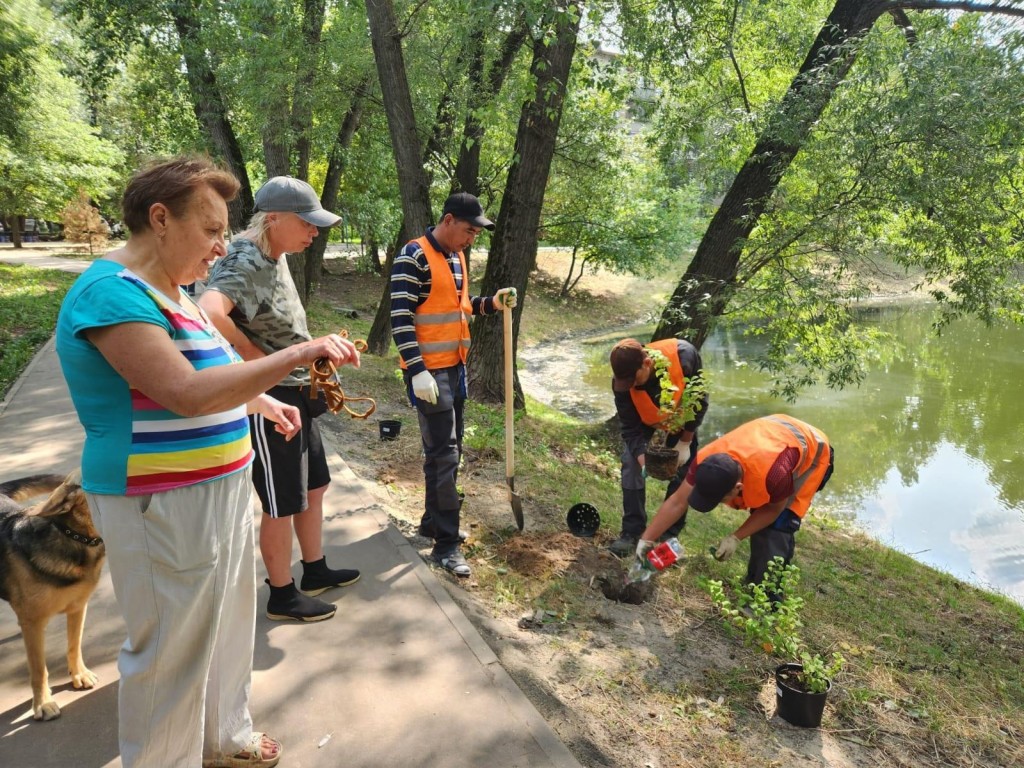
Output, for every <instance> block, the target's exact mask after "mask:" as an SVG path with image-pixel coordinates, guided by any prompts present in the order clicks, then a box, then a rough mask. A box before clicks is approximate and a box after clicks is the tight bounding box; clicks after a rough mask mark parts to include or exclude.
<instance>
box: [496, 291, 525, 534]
mask: <svg viewBox="0 0 1024 768" xmlns="http://www.w3.org/2000/svg"><path fill="white" fill-rule="evenodd" d="M501 314H502V315H503V320H502V322H503V323H504V325H505V481H506V482H507V483H508V500H509V502H510V503H511V504H512V514H513V515H514V516H515V518H516V525H517V526H519V530H520V531H521V530H523V526H524V525H525V524H526V523H525V521H524V520H523V501H522V499H520V498H519V494H518V493H516V459H515V445H516V441H515V434H514V432H513V429H514V427H515V417H514V413H513V411H514V410H515V399H516V393H515V389H514V385H513V381H512V310H511V309H506V310H505V311H504V312H502V313H501Z"/></svg>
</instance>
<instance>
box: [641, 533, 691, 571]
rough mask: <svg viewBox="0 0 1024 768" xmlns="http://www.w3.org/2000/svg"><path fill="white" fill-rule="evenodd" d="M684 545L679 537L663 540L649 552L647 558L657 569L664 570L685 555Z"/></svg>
mask: <svg viewBox="0 0 1024 768" xmlns="http://www.w3.org/2000/svg"><path fill="white" fill-rule="evenodd" d="M684 556H685V555H684V553H683V545H682V544H680V543H679V540H678V539H669V540H668V541H663V542H661V544H659V545H658V546H656V547H655V548H654V549H652V550H651V551H650V552H648V553H647V560H648V562H650V564H651V565H653V566H654V568H655V569H656V570H659V571H663V570H665V569H666V568H668V567H669V566H670V565H672V564H673V563H675V562H678V561H679V560H681V559H682V558H683V557H684Z"/></svg>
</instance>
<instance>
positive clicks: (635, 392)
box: [629, 339, 686, 431]
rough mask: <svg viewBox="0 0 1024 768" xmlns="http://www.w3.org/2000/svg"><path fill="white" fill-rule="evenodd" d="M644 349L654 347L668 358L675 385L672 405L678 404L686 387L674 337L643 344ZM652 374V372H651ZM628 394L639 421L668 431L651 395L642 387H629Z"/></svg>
mask: <svg viewBox="0 0 1024 768" xmlns="http://www.w3.org/2000/svg"><path fill="white" fill-rule="evenodd" d="M644 348H645V349H656V350H657V351H658V352H661V354H663V355H664V356H665V357H666V358H668V375H669V380H670V381H671V382H672V384H674V385H675V388H676V391H675V392H674V393H673V394H672V405H673V406H676V405H679V398H681V397H682V396H683V389H685V388H686V378H685V377H684V376H683V364H682V363H681V362H679V345H678V344H676V340H675V339H662V340H661V341H652V342H651V343H650V344H644ZM651 375H652V376H653V375H654V374H653V372H652V374H651ZM629 396H630V397H631V398H633V405H634V406H635V407H636V412H637V413H638V414H640V421H642V422H643V423H644V424H646V425H647V426H648V427H654V428H655V429H661V430H665V431H668V427H665V426H663V425H661V423H660V422H661V421H662V420H663V419H664V418H665V415H664V414H663V413H661V412H660V410H659V408H658V404H657V403H656V402H654V400H652V399H651V396H650V395H649V394H647V392H645V391H644V390H642V389H637V388H636V387H631V388H630V390H629Z"/></svg>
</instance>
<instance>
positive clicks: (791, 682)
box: [775, 664, 832, 728]
mask: <svg viewBox="0 0 1024 768" xmlns="http://www.w3.org/2000/svg"><path fill="white" fill-rule="evenodd" d="M803 668H804V667H803V665H802V664H783V665H781V666H779V667H778V668H776V670H775V714H777V715H778V716H779V717H781V718H782V719H783V720H785V721H786V722H787V723H789V724H790V725H796V726H799V727H800V728H817V727H818V726H820V725H821V716H822V715H823V714H824V712H825V699H826V697H827V696H828V692H829V691H830V690H832V683H831V681H829V684H828V688H827V689H825V692H824V693H811V692H810V691H805V690H802V689H801V688H800V687H799V684H798V683H797V682H796V675H797V674H799V673H800V672H802V671H803Z"/></svg>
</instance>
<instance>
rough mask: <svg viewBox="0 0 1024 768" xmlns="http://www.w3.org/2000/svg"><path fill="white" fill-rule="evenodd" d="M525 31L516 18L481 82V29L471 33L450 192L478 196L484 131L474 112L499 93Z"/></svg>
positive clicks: (482, 55) (482, 71)
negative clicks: (459, 139) (463, 109)
mask: <svg viewBox="0 0 1024 768" xmlns="http://www.w3.org/2000/svg"><path fill="white" fill-rule="evenodd" d="M528 32H529V28H528V27H527V25H526V21H525V18H524V17H523V16H520V17H519V18H518V19H517V20H516V23H515V25H514V26H513V27H512V30H511V31H510V32H509V33H508V35H507V36H506V37H505V40H504V42H503V43H502V46H501V52H500V53H499V55H498V58H497V59H496V60H495V61H494V62H493V63H492V64H491V69H490V76H489V77H487V78H486V81H485V78H484V70H485V67H486V62H485V61H484V33H483V29H482V28H478V29H477V30H475V31H474V32H473V35H472V37H471V38H470V42H469V49H470V50H469V56H468V58H469V61H470V64H469V72H468V73H467V74H468V77H469V105H468V107H467V109H466V121H465V124H464V126H463V129H462V144H461V146H460V147H459V159H458V161H457V162H456V163H455V179H454V183H453V184H452V192H458V191H460V190H461V191H463V192H469V193H470V194H473V195H476V196H477V197H480V196H481V194H480V193H481V190H480V149H481V145H482V144H483V139H484V128H483V125H482V124H481V123H480V120H479V119H477V117H476V113H477V109H478V108H479V107H481V106H483V105H484V104H486V103H487V102H488V101H490V100H491V99H493V98H494V97H495V96H497V95H498V93H499V92H500V91H501V87H502V86H503V85H504V83H505V78H506V77H507V76H508V73H509V70H510V69H511V68H512V62H513V61H515V58H516V54H518V53H519V49H520V48H522V47H523V43H524V42H525V41H526V35H527V33H528Z"/></svg>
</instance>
